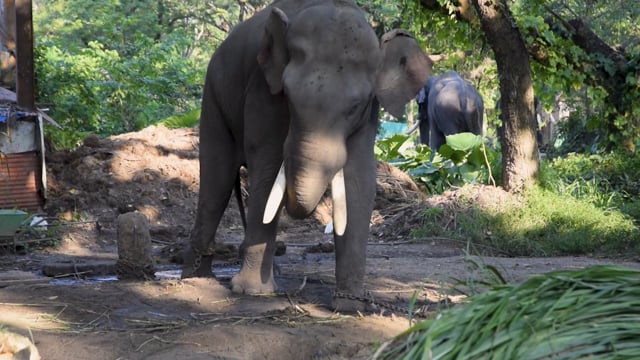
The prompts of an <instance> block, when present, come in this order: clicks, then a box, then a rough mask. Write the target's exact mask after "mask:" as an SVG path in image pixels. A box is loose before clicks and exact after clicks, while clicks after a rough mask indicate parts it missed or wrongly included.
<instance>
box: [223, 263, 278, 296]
mask: <svg viewBox="0 0 640 360" xmlns="http://www.w3.org/2000/svg"><path fill="white" fill-rule="evenodd" d="M231 291H233V292H234V293H237V294H247V295H266V294H273V293H274V292H275V291H276V282H275V280H274V279H273V275H271V276H269V278H268V279H267V281H264V282H263V281H262V280H261V276H260V273H259V271H252V270H247V269H245V268H244V267H243V268H242V269H240V271H239V272H238V273H237V274H236V275H235V276H234V277H233V279H231Z"/></svg>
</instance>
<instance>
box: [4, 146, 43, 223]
mask: <svg viewBox="0 0 640 360" xmlns="http://www.w3.org/2000/svg"><path fill="white" fill-rule="evenodd" d="M39 166H40V160H39V158H38V155H37V153H36V152H35V151H30V152H24V153H16V154H0V208H2V209H21V210H29V211H38V210H40V208H41V206H42V203H43V199H42V197H41V196H40V193H39V192H38V183H39V180H38V179H40V175H39V170H38V168H39Z"/></svg>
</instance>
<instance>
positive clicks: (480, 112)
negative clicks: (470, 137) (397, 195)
mask: <svg viewBox="0 0 640 360" xmlns="http://www.w3.org/2000/svg"><path fill="white" fill-rule="evenodd" d="M416 101H417V102H418V122H419V124H420V125H419V126H420V142H421V143H423V144H427V145H429V147H430V148H431V149H433V150H434V151H437V150H438V149H439V148H440V145H442V144H444V143H445V142H446V140H445V136H447V135H452V134H457V133H462V132H472V133H474V134H477V135H481V134H482V126H483V122H484V105H483V103H482V97H481V96H480V94H479V93H478V91H476V89H475V88H474V87H473V85H471V84H470V83H469V82H467V81H466V80H464V79H463V78H461V77H460V75H458V73H457V72H455V71H453V70H449V71H447V72H445V73H443V74H441V75H438V76H431V77H429V79H427V83H426V84H425V86H424V87H423V88H422V89H421V90H420V92H419V93H418V96H417V97H416Z"/></svg>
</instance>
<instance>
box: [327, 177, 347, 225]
mask: <svg viewBox="0 0 640 360" xmlns="http://www.w3.org/2000/svg"><path fill="white" fill-rule="evenodd" d="M331 197H332V198H333V229H334V231H335V233H336V235H338V236H342V235H344V231H345V229H346V228H347V191H346V189H345V186H344V170H343V169H340V171H338V172H337V173H336V174H335V175H334V176H333V180H331Z"/></svg>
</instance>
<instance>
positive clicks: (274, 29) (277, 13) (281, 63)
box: [257, 7, 289, 94]
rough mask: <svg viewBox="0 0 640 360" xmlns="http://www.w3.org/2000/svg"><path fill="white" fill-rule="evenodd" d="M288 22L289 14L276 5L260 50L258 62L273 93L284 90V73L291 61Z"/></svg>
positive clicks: (265, 28) (268, 21) (270, 15)
mask: <svg viewBox="0 0 640 360" xmlns="http://www.w3.org/2000/svg"><path fill="white" fill-rule="evenodd" d="M288 24H289V19H288V18H287V15H286V14H285V13H284V12H283V11H282V10H280V9H278V8H277V7H274V8H273V9H272V10H271V13H270V14H269V17H268V18H267V21H266V23H265V27H264V39H263V43H262V48H261V49H260V51H259V52H258V58H257V60H258V64H259V65H260V68H262V72H263V73H264V77H265V78H266V79H267V83H268V84H269V88H270V90H271V93H272V94H277V93H279V92H281V91H282V73H283V71H284V68H285V66H286V65H287V62H288V61H289V54H288V53H287V47H286V44H285V35H286V31H287V26H288Z"/></svg>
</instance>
